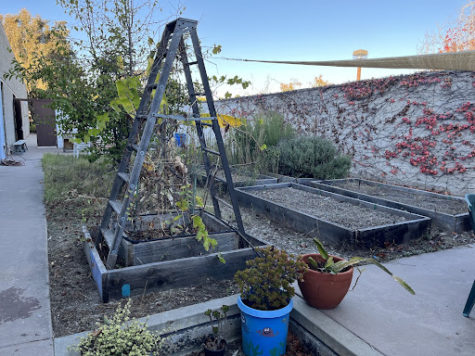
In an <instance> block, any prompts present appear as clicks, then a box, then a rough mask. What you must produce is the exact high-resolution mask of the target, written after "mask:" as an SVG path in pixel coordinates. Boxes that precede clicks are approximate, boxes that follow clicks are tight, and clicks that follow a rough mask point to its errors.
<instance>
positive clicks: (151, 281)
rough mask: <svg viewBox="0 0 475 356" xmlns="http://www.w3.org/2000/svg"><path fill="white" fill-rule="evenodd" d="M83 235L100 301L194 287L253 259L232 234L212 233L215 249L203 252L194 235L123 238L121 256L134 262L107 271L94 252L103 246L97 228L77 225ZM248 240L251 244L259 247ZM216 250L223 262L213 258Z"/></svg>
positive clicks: (224, 276) (226, 275)
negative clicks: (148, 292) (141, 238)
mask: <svg viewBox="0 0 475 356" xmlns="http://www.w3.org/2000/svg"><path fill="white" fill-rule="evenodd" d="M83 235H84V240H85V242H84V252H85V255H86V258H87V260H88V263H89V266H90V268H91V272H92V277H93V279H94V281H95V284H96V286H97V289H98V291H99V294H100V297H101V300H102V301H103V302H108V301H109V300H110V299H112V298H121V297H129V296H131V295H138V294H144V293H146V292H147V291H156V290H168V289H172V288H178V287H184V286H193V285H198V284H200V283H202V282H203V281H204V280H205V279H206V278H208V277H212V278H214V279H216V280H224V279H231V278H232V277H233V276H234V273H235V272H236V271H237V270H240V269H243V268H245V262H246V260H248V259H250V258H253V257H255V253H254V251H253V250H252V248H250V247H248V244H247V242H245V241H244V240H243V239H242V238H241V237H240V236H239V235H238V234H237V233H235V232H224V233H220V234H215V235H214V236H213V237H215V238H216V239H217V240H218V248H217V249H215V250H213V251H209V252H206V251H205V250H204V249H203V247H202V246H199V245H197V244H196V241H195V238H194V236H186V237H178V238H166V239H158V240H154V241H144V242H136V243H132V242H131V241H127V240H125V239H123V240H124V241H125V243H123V244H122V245H121V246H122V256H124V254H125V252H126V251H127V254H128V261H129V262H139V264H137V265H132V266H126V267H123V268H116V269H109V270H108V269H107V268H106V267H105V265H104V262H103V258H102V257H103V256H102V255H101V253H100V251H102V250H103V249H104V246H102V244H101V241H102V238H101V234H100V232H99V229H98V228H94V229H91V231H89V230H88V229H87V228H86V227H83ZM248 238H250V239H252V243H253V245H255V246H260V245H263V243H261V242H260V241H259V240H257V239H253V238H251V237H248ZM220 242H221V246H219V243H220ZM218 252H219V253H220V254H221V256H222V257H223V258H224V259H225V261H226V263H221V262H220V261H219V259H218ZM129 253H130V254H129Z"/></svg>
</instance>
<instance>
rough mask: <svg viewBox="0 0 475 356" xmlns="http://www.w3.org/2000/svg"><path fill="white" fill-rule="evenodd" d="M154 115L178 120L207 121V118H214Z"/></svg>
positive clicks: (211, 118)
mask: <svg viewBox="0 0 475 356" xmlns="http://www.w3.org/2000/svg"><path fill="white" fill-rule="evenodd" d="M154 116H155V117H159V118H162V119H171V120H179V121H209V120H216V117H214V116H212V117H185V116H181V115H162V114H155V115H154Z"/></svg>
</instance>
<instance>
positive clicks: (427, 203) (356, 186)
mask: <svg viewBox="0 0 475 356" xmlns="http://www.w3.org/2000/svg"><path fill="white" fill-rule="evenodd" d="M332 185H334V186H336V187H339V188H343V189H347V190H351V191H354V192H360V193H363V194H368V195H372V196H375V197H378V198H382V199H387V200H392V201H396V202H399V203H403V204H407V205H412V206H417V207H419V208H423V209H426V210H432V211H439V212H442V213H446V214H451V215H455V214H461V213H465V212H467V204H465V202H464V201H458V200H455V199H454V200H450V201H449V200H447V199H444V198H439V197H437V196H431V195H425V194H414V193H412V192H405V191H400V190H398V189H391V187H390V186H386V187H384V188H382V187H379V186H374V185H370V184H368V183H366V182H361V183H360V182H358V181H345V182H343V181H340V182H338V181H335V182H332Z"/></svg>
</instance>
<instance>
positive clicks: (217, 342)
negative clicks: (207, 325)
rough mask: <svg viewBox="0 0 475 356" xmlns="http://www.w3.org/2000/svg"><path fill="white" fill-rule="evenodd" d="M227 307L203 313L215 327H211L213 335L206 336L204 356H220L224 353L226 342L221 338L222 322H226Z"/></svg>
mask: <svg viewBox="0 0 475 356" xmlns="http://www.w3.org/2000/svg"><path fill="white" fill-rule="evenodd" d="M228 311H229V307H228V306H227V305H223V306H221V308H220V309H217V310H211V309H208V310H207V311H205V315H206V316H208V317H209V320H210V321H211V322H213V321H215V322H216V325H214V326H213V327H212V330H213V333H212V334H211V335H208V336H207V337H206V339H205V342H204V351H205V356H222V355H224V353H225V352H226V346H227V343H226V340H225V339H224V337H223V333H222V332H223V322H224V320H226V317H227V313H228Z"/></svg>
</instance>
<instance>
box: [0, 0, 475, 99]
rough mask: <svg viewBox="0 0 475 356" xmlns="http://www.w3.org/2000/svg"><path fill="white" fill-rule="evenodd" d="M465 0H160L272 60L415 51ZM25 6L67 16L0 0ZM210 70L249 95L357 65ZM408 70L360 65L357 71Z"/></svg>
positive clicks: (245, 51)
mask: <svg viewBox="0 0 475 356" xmlns="http://www.w3.org/2000/svg"><path fill="white" fill-rule="evenodd" d="M466 2H467V0H396V1H394V0H393V1H387V0H338V1H331V0H313V1H312V0H294V1H288V0H287V1H281V0H273V1H263V0H240V1H230V0H220V1H217V0H214V1H212V0H199V1H198V0H181V1H180V2H177V1H172V0H167V1H162V2H161V6H162V7H163V12H162V15H165V16H173V14H174V13H175V12H176V9H177V4H178V3H180V4H181V5H182V6H185V7H186V10H185V12H184V14H183V15H182V16H183V17H187V18H192V19H197V20H198V21H199V28H198V34H199V36H200V38H201V40H202V43H203V46H212V45H213V44H214V43H217V44H221V45H222V47H223V51H222V53H221V55H222V56H225V57H238V58H254V59H274V60H285V59H288V60H331V59H349V58H351V55H352V52H353V50H355V49H359V48H364V49H366V50H368V51H369V57H372V58H376V57H386V56H402V55H412V54H417V53H418V48H419V46H420V45H421V42H422V40H423V39H424V36H425V34H426V33H428V32H435V31H436V30H437V26H438V25H445V24H447V23H449V22H453V21H455V20H456V18H457V16H458V13H459V10H460V8H461V7H462V6H463V5H464V4H466ZM22 8H26V9H28V10H29V11H30V12H31V13H32V14H33V15H40V16H41V17H42V18H44V19H49V20H52V21H54V20H66V21H68V22H71V21H72V20H71V19H70V18H69V17H68V16H67V15H66V14H64V12H63V10H62V8H61V7H60V6H58V5H56V1H55V0H20V1H6V0H2V2H1V5H0V13H1V14H7V13H18V11H19V10H20V9H22ZM207 67H208V72H209V73H210V74H214V73H218V74H226V75H235V74H237V75H239V76H241V77H243V78H245V79H249V80H251V81H252V82H253V85H252V87H251V88H250V90H248V93H257V92H264V91H278V90H279V83H280V82H289V81H291V80H297V81H299V82H301V83H302V84H303V86H307V85H308V83H309V82H311V81H312V80H313V78H314V77H315V76H318V75H320V74H322V75H323V78H324V79H326V80H329V81H330V82H332V83H341V82H345V81H350V80H354V78H355V72H356V69H353V68H348V69H347V68H331V67H308V66H291V65H278V64H257V63H239V62H229V61H223V60H218V59H214V60H212V63H208V64H207ZM407 72H408V71H398V70H389V69H388V70H386V69H364V68H363V73H362V77H363V78H371V77H381V76H388V75H397V74H400V73H407Z"/></svg>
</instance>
